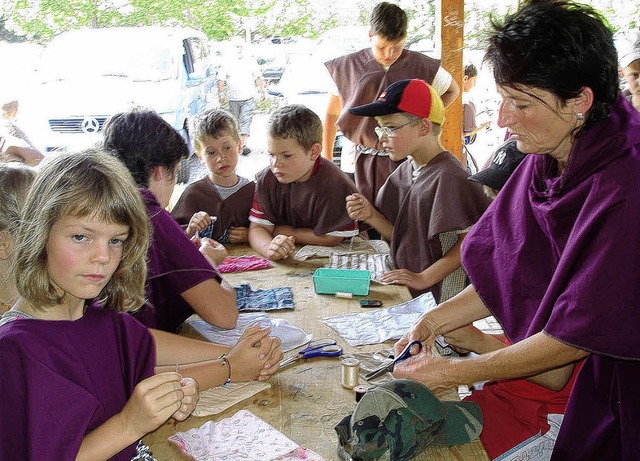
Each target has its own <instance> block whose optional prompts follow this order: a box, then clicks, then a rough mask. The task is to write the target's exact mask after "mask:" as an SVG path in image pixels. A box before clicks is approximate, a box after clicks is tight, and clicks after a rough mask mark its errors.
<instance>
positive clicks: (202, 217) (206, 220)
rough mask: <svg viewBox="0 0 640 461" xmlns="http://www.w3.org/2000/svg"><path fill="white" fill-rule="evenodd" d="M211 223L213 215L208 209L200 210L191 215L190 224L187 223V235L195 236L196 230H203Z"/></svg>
mask: <svg viewBox="0 0 640 461" xmlns="http://www.w3.org/2000/svg"><path fill="white" fill-rule="evenodd" d="M209 224H211V216H209V213H207V212H206V211H198V212H197V213H194V214H193V216H191V219H190V220H189V225H187V229H186V232H187V235H188V236H189V237H193V235H194V234H195V233H196V231H203V230H205V229H206V228H207V226H208V225H209Z"/></svg>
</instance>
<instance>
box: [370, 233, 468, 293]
mask: <svg viewBox="0 0 640 461" xmlns="http://www.w3.org/2000/svg"><path fill="white" fill-rule="evenodd" d="M466 235H467V234H466V233H465V234H458V241H457V242H456V243H455V244H454V245H453V246H452V247H451V248H450V249H449V251H447V253H446V254H444V255H443V256H442V257H441V258H440V259H438V260H437V261H436V262H434V263H433V264H431V265H430V266H429V267H427V268H426V269H425V270H423V271H422V272H418V273H416V272H412V271H410V270H407V269H396V270H393V271H389V272H386V273H384V274H382V276H381V277H380V280H381V281H382V282H386V283H397V284H398V285H406V286H408V287H409V288H412V289H414V290H424V289H426V288H429V287H430V286H433V285H435V284H436V283H438V282H440V281H441V280H443V279H444V278H445V277H446V276H447V275H449V274H451V273H452V272H453V271H455V270H456V269H457V268H459V267H460V265H461V264H462V263H461V261H460V249H461V248H462V241H463V240H464V238H465V236H466Z"/></svg>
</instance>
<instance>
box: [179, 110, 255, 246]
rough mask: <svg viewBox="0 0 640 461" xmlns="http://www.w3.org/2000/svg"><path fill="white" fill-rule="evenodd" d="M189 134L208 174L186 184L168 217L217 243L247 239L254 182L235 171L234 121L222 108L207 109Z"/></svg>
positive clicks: (237, 143) (236, 141) (236, 136)
mask: <svg viewBox="0 0 640 461" xmlns="http://www.w3.org/2000/svg"><path fill="white" fill-rule="evenodd" d="M193 135H194V136H193V138H194V141H195V143H196V146H195V147H196V154H197V155H198V158H199V159H200V161H201V162H202V163H204V164H205V165H206V166H207V169H208V170H209V174H208V175H207V176H205V177H204V178H202V179H199V180H198V181H196V182H194V183H192V184H189V185H188V186H187V187H186V189H185V190H184V192H183V193H182V195H181V196H180V198H179V199H178V202H177V203H176V204H175V206H174V207H173V209H172V210H171V214H172V216H173V217H174V218H175V220H176V221H178V223H179V224H181V225H182V226H186V232H187V235H188V236H189V237H193V236H194V235H195V233H196V231H198V232H199V235H200V236H204V237H210V238H212V239H215V240H217V241H218V242H220V243H241V242H248V241H249V211H250V210H251V202H252V200H253V194H254V192H255V183H254V182H253V181H249V180H248V179H246V178H243V177H242V176H238V175H237V174H236V166H237V165H238V154H239V153H240V152H242V139H241V138H240V134H239V133H238V122H237V121H236V119H235V118H234V117H233V116H232V115H231V114H230V113H229V112H227V111H226V110H222V109H216V110H208V111H206V112H204V113H203V114H202V115H200V116H199V117H198V119H197V121H196V124H195V129H194V133H193Z"/></svg>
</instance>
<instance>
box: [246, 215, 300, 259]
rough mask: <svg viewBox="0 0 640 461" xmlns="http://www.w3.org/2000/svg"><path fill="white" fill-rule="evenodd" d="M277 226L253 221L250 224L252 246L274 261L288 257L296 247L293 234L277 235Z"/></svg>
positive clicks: (250, 242)
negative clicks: (275, 233)
mask: <svg viewBox="0 0 640 461" xmlns="http://www.w3.org/2000/svg"><path fill="white" fill-rule="evenodd" d="M274 230H275V226H265V225H263V224H258V223H255V222H252V223H251V224H250V225H249V244H250V245H251V248H253V249H254V250H255V251H257V252H258V253H260V254H261V255H262V256H264V257H265V258H269V259H270V260H272V261H277V260H279V259H284V258H287V257H288V256H289V255H290V254H291V253H293V251H294V250H295V248H296V241H295V238H294V237H293V236H286V235H276V236H275V237H274Z"/></svg>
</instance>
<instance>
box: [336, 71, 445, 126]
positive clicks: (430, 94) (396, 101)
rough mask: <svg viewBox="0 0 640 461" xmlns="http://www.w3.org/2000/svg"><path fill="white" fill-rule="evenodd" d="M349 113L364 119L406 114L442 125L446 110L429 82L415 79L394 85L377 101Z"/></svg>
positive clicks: (401, 81)
mask: <svg viewBox="0 0 640 461" xmlns="http://www.w3.org/2000/svg"><path fill="white" fill-rule="evenodd" d="M349 112H350V113H351V114H353V115H360V116H363V117H378V116H381V115H391V114H396V113H398V112H406V113H408V114H412V115H415V116H417V117H420V118H428V119H429V120H431V121H432V122H433V123H437V124H438V125H442V123H443V122H444V114H445V108H444V103H443V102H442V99H441V98H440V96H439V95H438V93H436V92H435V91H434V89H433V88H431V86H430V85H429V84H428V83H427V82H425V81H424V80H420V79H418V78H414V79H408V80H400V81H397V82H395V83H392V84H391V85H389V86H388V87H387V89H386V90H384V91H383V92H382V94H381V95H380V97H379V98H378V100H377V101H375V102H372V103H370V104H365V105H363V106H357V107H353V108H351V109H349Z"/></svg>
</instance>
